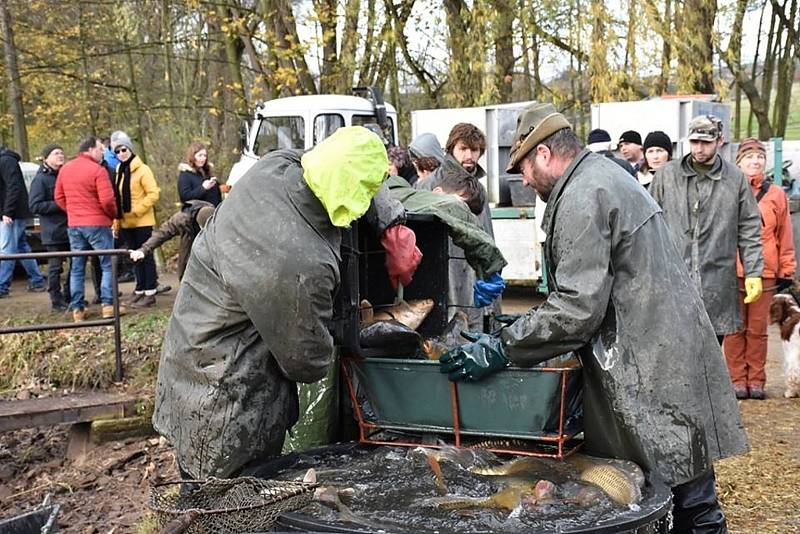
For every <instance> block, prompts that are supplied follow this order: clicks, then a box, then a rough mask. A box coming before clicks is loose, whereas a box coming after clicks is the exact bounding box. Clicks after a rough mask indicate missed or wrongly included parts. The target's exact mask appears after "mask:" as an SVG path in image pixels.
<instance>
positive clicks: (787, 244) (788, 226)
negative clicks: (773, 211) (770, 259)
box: [773, 186, 797, 278]
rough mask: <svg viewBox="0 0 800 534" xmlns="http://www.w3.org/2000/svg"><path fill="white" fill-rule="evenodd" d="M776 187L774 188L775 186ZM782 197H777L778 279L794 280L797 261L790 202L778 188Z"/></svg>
mask: <svg viewBox="0 0 800 534" xmlns="http://www.w3.org/2000/svg"><path fill="white" fill-rule="evenodd" d="M773 187H774V186H773ZM776 189H777V190H778V191H779V192H780V195H779V196H777V197H776V200H777V204H778V221H777V228H776V232H775V233H776V235H775V240H776V242H777V245H778V272H777V273H776V274H777V276H778V278H794V275H795V272H796V270H797V260H796V259H795V255H794V234H793V232H792V218H791V214H790V213H789V200H788V199H787V198H786V194H785V193H784V192H783V190H781V189H780V188H778V187H776Z"/></svg>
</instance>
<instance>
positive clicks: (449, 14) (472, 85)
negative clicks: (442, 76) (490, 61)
mask: <svg viewBox="0 0 800 534" xmlns="http://www.w3.org/2000/svg"><path fill="white" fill-rule="evenodd" d="M444 7H445V12H446V19H447V45H448V49H449V56H450V68H449V72H448V79H449V85H450V91H449V92H450V97H451V99H452V100H451V102H450V104H451V105H453V106H456V107H459V106H472V105H475V102H476V101H477V99H478V95H479V94H480V89H479V87H480V82H481V80H480V79H476V78H477V76H476V74H475V72H474V69H473V65H474V64H475V63H477V62H482V61H483V58H482V57H473V53H472V50H474V48H475V47H474V44H473V43H470V32H469V30H470V24H471V23H472V12H471V11H470V10H469V8H468V7H467V5H466V4H465V3H464V0H444Z"/></svg>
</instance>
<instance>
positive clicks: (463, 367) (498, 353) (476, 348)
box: [439, 332, 509, 382]
mask: <svg viewBox="0 0 800 534" xmlns="http://www.w3.org/2000/svg"><path fill="white" fill-rule="evenodd" d="M461 335H462V336H463V337H464V338H466V339H467V340H469V341H471V343H467V344H466V345H463V346H461V347H458V348H455V349H453V350H451V351H449V352H448V353H446V354H445V355H444V356H442V357H441V358H440V359H439V371H440V372H441V373H444V374H447V378H448V379H449V380H450V381H451V382H458V381H460V380H468V381H477V380H481V379H482V378H484V377H486V376H488V375H490V374H492V373H494V372H496V371H499V370H500V369H503V368H505V367H508V365H509V360H508V358H507V357H506V352H505V349H504V348H503V342H502V340H501V339H500V338H498V337H495V336H492V335H489V334H481V333H474V332H462V333H461Z"/></svg>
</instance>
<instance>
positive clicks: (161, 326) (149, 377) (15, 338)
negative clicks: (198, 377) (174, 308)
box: [0, 309, 170, 394]
mask: <svg viewBox="0 0 800 534" xmlns="http://www.w3.org/2000/svg"><path fill="white" fill-rule="evenodd" d="M169 315H170V310H168V309H166V310H156V311H155V312H153V313H147V314H135V315H131V316H128V317H123V318H122V348H123V352H122V359H123V366H124V371H125V376H126V382H127V383H128V384H129V385H131V386H133V387H135V388H137V389H138V388H152V387H153V385H154V384H155V378H156V373H157V369H158V359H159V356H160V352H161V341H162V339H163V336H164V331H165V330H166V326H167V322H168V321H169ZM40 320H41V318H40V317H27V318H25V319H21V320H16V321H14V324H21V323H32V322H37V321H40ZM11 323H12V322H11V321H10V320H9V321H7V324H11ZM113 384H114V340H113V336H111V335H109V330H108V329H106V328H103V329H97V328H94V329H81V330H62V331H54V332H33V333H26V334H9V335H5V336H2V337H0V393H3V392H5V393H9V392H17V391H21V390H23V391H24V390H28V391H29V392H30V393H33V394H39V393H43V392H46V391H52V390H63V389H66V390H85V389H104V388H109V387H111V386H113Z"/></svg>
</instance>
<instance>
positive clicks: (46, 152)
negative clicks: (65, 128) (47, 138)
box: [42, 143, 64, 161]
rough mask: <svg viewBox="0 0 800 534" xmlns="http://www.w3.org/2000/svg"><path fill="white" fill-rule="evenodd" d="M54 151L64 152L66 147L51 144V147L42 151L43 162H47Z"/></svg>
mask: <svg viewBox="0 0 800 534" xmlns="http://www.w3.org/2000/svg"><path fill="white" fill-rule="evenodd" d="M53 150H64V147H62V146H61V145H59V144H58V143H50V144H49V145H45V146H44V148H43V149H42V161H44V160H46V159H47V156H49V155H50V153H51V152H53Z"/></svg>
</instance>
